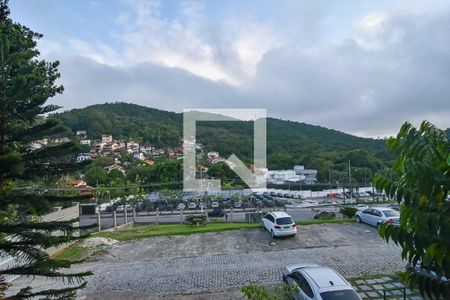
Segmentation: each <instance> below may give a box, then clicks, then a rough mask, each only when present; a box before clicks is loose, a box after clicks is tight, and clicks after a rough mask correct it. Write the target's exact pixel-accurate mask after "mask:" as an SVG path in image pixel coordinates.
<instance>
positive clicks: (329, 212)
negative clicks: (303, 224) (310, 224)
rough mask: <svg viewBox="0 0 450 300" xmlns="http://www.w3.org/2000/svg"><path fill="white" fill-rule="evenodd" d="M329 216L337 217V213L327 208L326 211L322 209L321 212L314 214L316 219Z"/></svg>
mask: <svg viewBox="0 0 450 300" xmlns="http://www.w3.org/2000/svg"><path fill="white" fill-rule="evenodd" d="M327 217H329V218H335V217H336V214H335V213H334V212H332V211H326V210H324V211H321V212H319V213H318V214H316V215H315V216H314V219H315V220H320V219H322V218H327Z"/></svg>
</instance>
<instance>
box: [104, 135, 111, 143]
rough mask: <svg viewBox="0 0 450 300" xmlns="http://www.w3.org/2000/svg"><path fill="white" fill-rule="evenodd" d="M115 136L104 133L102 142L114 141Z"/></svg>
mask: <svg viewBox="0 0 450 300" xmlns="http://www.w3.org/2000/svg"><path fill="white" fill-rule="evenodd" d="M112 142H113V137H112V135H111V134H102V143H112Z"/></svg>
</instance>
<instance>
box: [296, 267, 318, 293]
mask: <svg viewBox="0 0 450 300" xmlns="http://www.w3.org/2000/svg"><path fill="white" fill-rule="evenodd" d="M294 280H295V282H296V283H297V285H298V286H299V288H300V290H301V291H302V292H303V293H304V294H305V295H307V296H308V297H310V298H313V297H314V293H313V291H312V288H311V286H310V285H309V283H308V281H307V280H306V279H305V277H303V275H302V274H300V273H299V272H295V273H294Z"/></svg>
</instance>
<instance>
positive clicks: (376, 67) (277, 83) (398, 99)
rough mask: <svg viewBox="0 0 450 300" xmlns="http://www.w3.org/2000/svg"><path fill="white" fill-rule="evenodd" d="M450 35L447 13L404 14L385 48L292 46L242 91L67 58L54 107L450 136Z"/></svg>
mask: <svg viewBox="0 0 450 300" xmlns="http://www.w3.org/2000/svg"><path fill="white" fill-rule="evenodd" d="M449 28H450V15H449V14H448V13H442V14H440V15H433V16H419V15H399V16H393V17H392V18H390V19H389V20H387V21H386V23H385V24H384V25H383V28H382V30H381V31H380V32H379V33H378V34H377V35H375V36H373V37H369V38H368V39H369V42H370V43H373V44H375V45H379V47H368V46H364V45H362V44H361V41H358V39H357V38H356V37H355V38H352V37H348V38H347V39H345V40H343V41H341V42H339V43H335V44H331V43H327V44H323V43H320V44H317V45H314V44H313V45H312V46H305V45H304V44H302V43H297V42H295V41H291V42H290V43H285V44H284V45H282V46H280V47H278V48H275V49H273V50H271V51H269V52H267V53H266V54H265V55H264V57H263V59H262V61H261V62H260V63H259V65H258V66H257V73H256V75H255V77H254V78H252V79H250V80H248V81H246V82H245V83H244V84H243V85H240V86H232V85H229V84H227V83H225V82H221V81H211V80H208V79H205V78H202V77H199V76H196V75H193V74H192V73H189V72H188V71H186V70H183V69H180V68H169V67H165V66H161V65H156V64H151V63H142V64H139V65H135V66H126V67H125V66H122V67H121V66H107V65H102V64H99V63H97V62H96V61H93V60H90V59H87V58H82V57H69V56H66V57H60V58H59V59H61V64H62V65H61V73H62V83H63V84H64V85H65V87H66V92H65V93H64V95H62V96H59V97H58V98H56V99H55V101H56V102H57V103H58V104H60V105H63V106H64V107H65V109H68V108H73V107H80V106H85V105H88V104H92V103H100V102H105V101H114V100H124V101H132V102H135V103H138V104H142V105H147V106H153V107H158V108H161V109H167V110H174V111H181V110H182V109H183V108H191V107H204V108H209V107H211V108H213V107H216V108H218V107H265V108H267V109H268V114H269V115H271V116H277V117H282V118H283V119H291V120H298V121H301V122H309V123H313V124H318V125H323V126H327V127H331V128H335V129H339V130H343V131H346V132H351V133H357V134H363V135H371V136H384V135H387V134H392V133H395V132H396V131H397V130H398V128H399V126H400V125H401V124H402V123H403V122H404V121H406V120H408V121H412V122H420V121H421V120H422V119H428V120H430V121H431V122H434V123H436V125H438V126H440V127H442V128H446V127H450V118H448V116H449V115H450V99H449V96H448V95H450V34H449ZM220 42H221V41H220V40H219V41H217V43H220ZM223 51H224V52H223V61H224V62H226V61H227V59H228V57H229V54H228V53H227V52H226V51H227V50H226V49H225V48H224V50H223Z"/></svg>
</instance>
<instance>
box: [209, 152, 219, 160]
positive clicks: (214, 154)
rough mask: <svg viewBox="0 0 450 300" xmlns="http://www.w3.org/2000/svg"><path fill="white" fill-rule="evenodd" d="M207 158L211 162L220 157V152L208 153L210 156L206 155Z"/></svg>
mask: <svg viewBox="0 0 450 300" xmlns="http://www.w3.org/2000/svg"><path fill="white" fill-rule="evenodd" d="M206 156H207V157H208V159H211V160H212V159H215V158H219V157H220V155H219V152H216V151H211V152H208V154H206Z"/></svg>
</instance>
